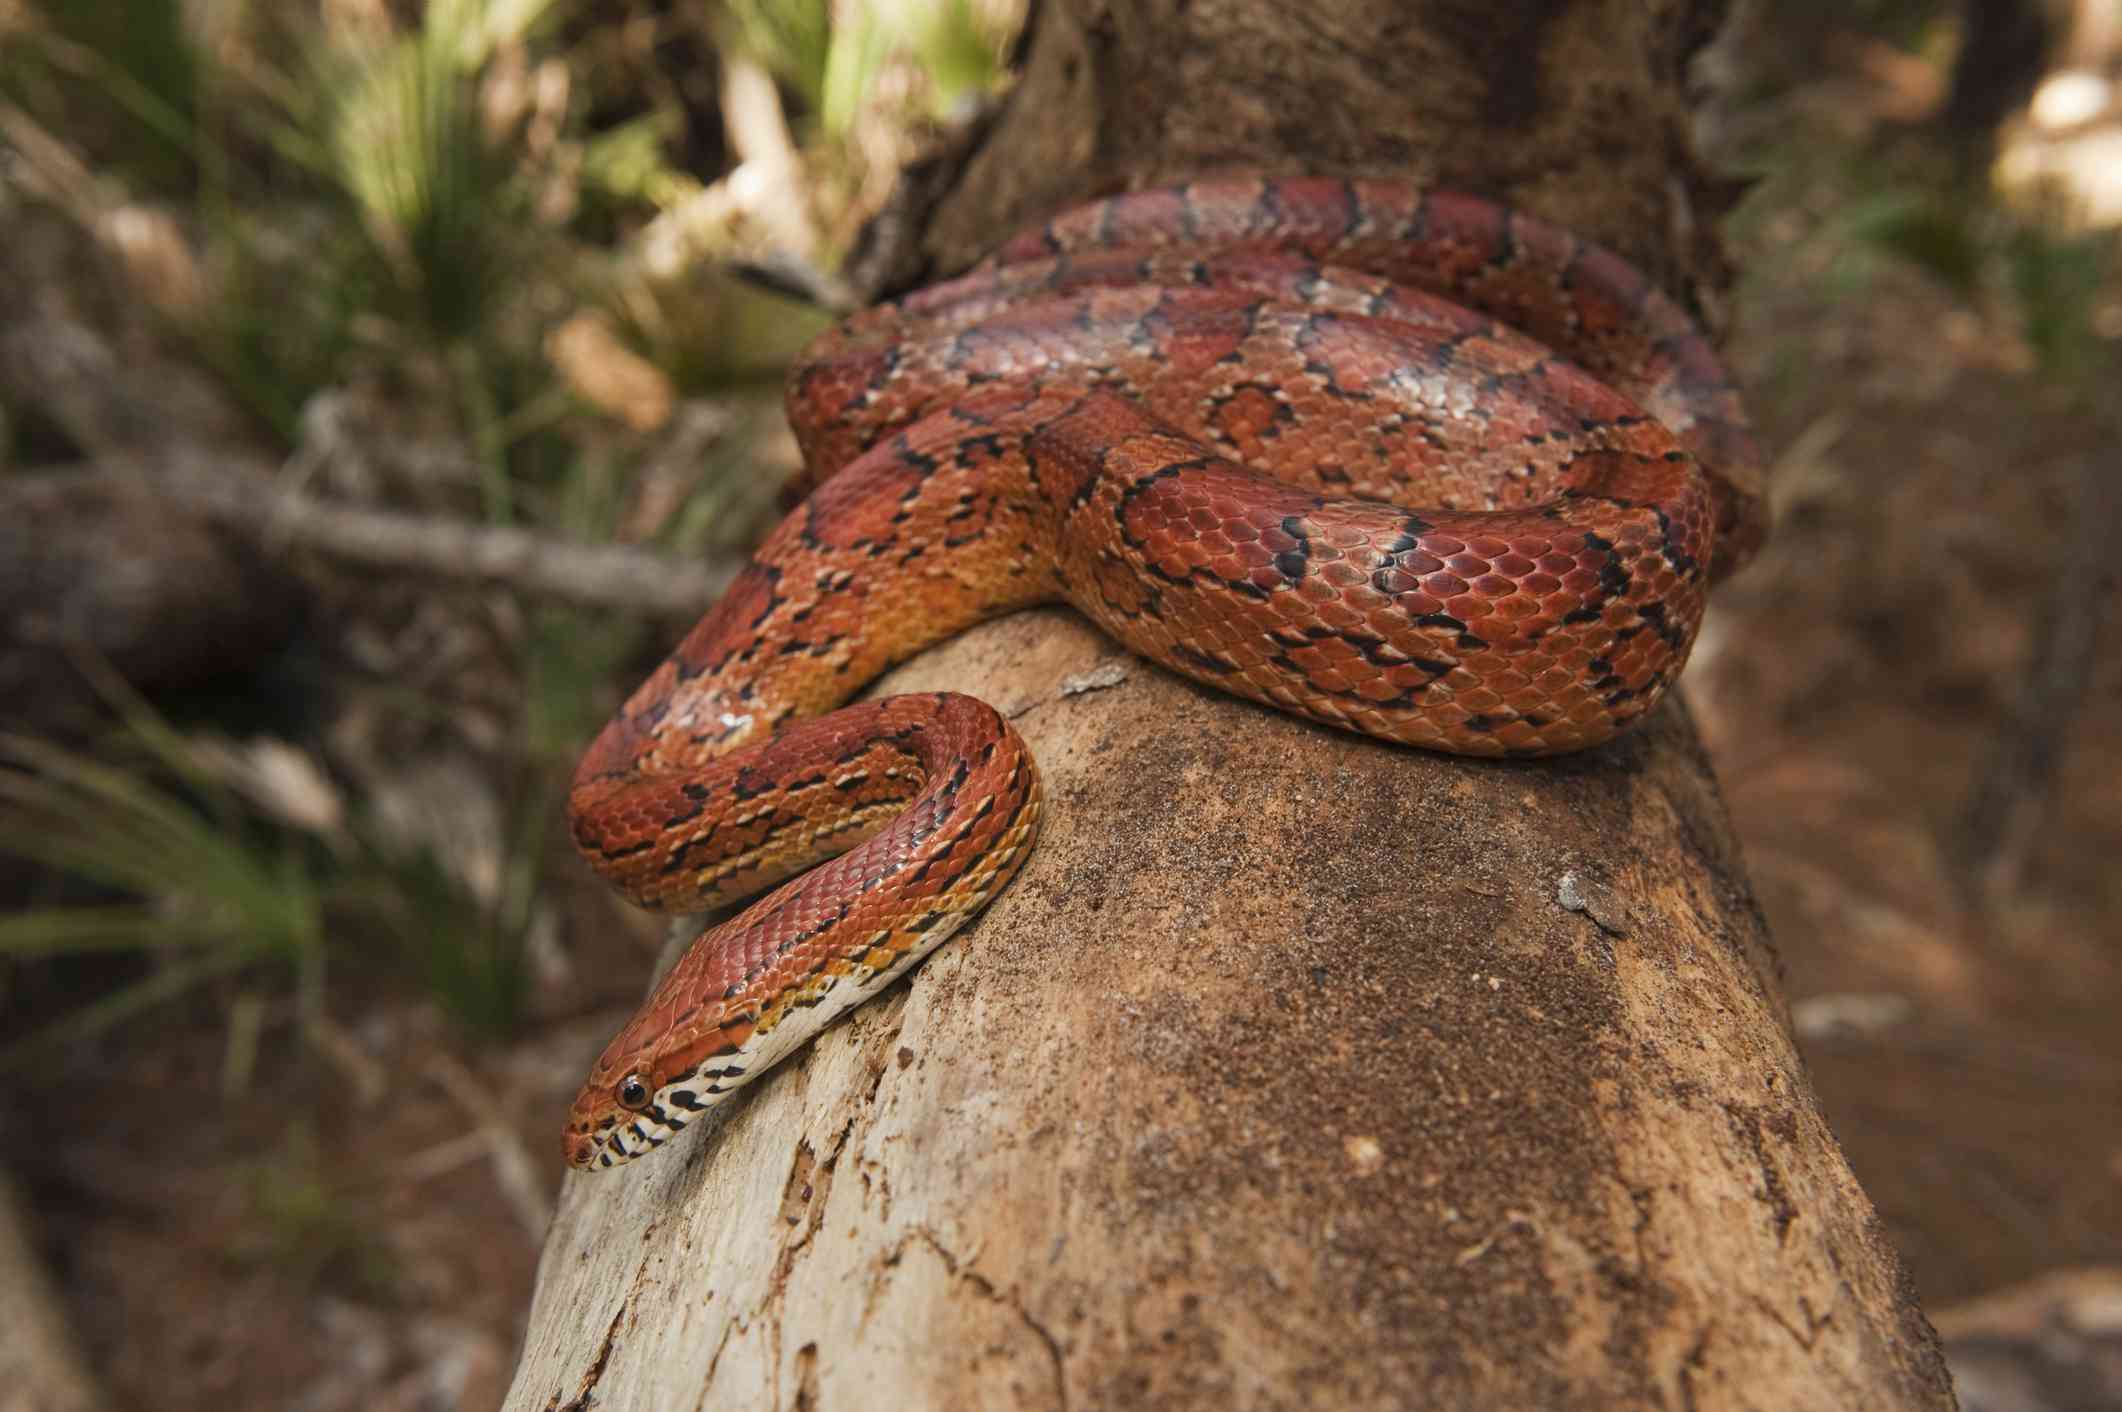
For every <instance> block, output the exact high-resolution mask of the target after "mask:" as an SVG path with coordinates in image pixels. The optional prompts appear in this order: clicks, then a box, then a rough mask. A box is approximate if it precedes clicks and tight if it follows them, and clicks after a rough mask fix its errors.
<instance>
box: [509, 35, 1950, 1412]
mask: <svg viewBox="0 0 2122 1412" xmlns="http://www.w3.org/2000/svg"><path fill="white" fill-rule="evenodd" d="M1704 9H1705V7H1702V6H1692V5H1685V4H1680V3H1664V4H1641V3H1635V2H1634V0H1613V3H1597V2H1596V0H1593V2H1591V3H1574V4H1570V3H1557V4H1549V5H1541V6H1503V7H1497V6H1491V5H1488V4H1486V3H1472V2H1471V0H1450V3H1431V4H1427V5H1409V4H1405V3H1403V2H1402V0H1363V2H1362V3H1347V4H1339V5H1332V6H1298V7H1288V6H1279V5H1267V4H1261V3H1257V0H1253V2H1252V3H1239V0H1223V3H1208V2H1207V0H1197V3H1192V4H1188V3H1185V2H1184V0H1140V3H1136V4H1132V5H1126V6H1120V5H1108V4H1098V3H1095V0H1049V3H1047V4H1045V5H1044V6H1042V7H1041V8H1040V9H1039V11H1038V14H1037V17H1036V19H1035V24H1036V26H1037V29H1036V32H1035V34H1034V36H1033V38H1032V41H1031V44H1030V46H1029V49H1028V59H1027V63H1028V69H1027V73H1026V77H1025V80H1024V84H1023V87H1022V89H1021V90H1020V92H1019V94H1018V97H1017V98H1016V100H1015V101H1014V103H1013V104H1012V106H1011V107H1010V108H1009V109H1008V110H1007V111H1006V112H1005V113H1004V114H1003V115H1002V117H1001V118H1000V120H999V121H998V122H997V123H996V124H995V126H994V127H993V129H992V130H991V132H990V133H989V134H988V136H987V138H986V140H985V142H984V143H983V144H982V145H980V146H979V147H978V148H977V149H976V150H975V151H974V152H973V153H972V155H971V157H970V160H969V162H968V163H967V164H966V165H965V166H964V167H963V169H962V171H961V173H960V176H961V179H960V180H959V181H957V182H956V183H955V184H950V183H939V184H937V189H938V190H941V191H942V192H943V193H944V194H943V196H942V197H941V200H940V204H939V205H937V206H936V207H935V209H934V210H933V211H932V212H930V213H929V215H928V218H927V219H926V220H925V221H924V222H923V223H922V229H924V230H925V231H926V232H927V235H926V236H925V238H924V244H923V245H922V246H921V247H920V248H921V251H922V253H921V254H920V255H919V256H918V257H917V258H916V259H915V260H913V261H912V262H911V263H912V264H926V265H930V266H933V267H935V268H948V267H950V266H953V265H956V264H960V263H962V262H963V260H964V259H965V258H966V257H968V256H970V255H971V254H973V253H975V252H976V251H977V250H978V249H980V248H983V247H985V246H986V245H987V244H989V243H991V241H992V240H993V239H994V238H995V237H996V236H997V235H999V234H1000V233H1002V232H1003V231H1004V230H1005V229H1006V228H1008V227H1010V226H1012V225H1013V224H1015V223H1016V222H1018V221H1020V220H1022V219H1024V218H1027V217H1030V216H1032V215H1034V214H1036V213H1038V212H1039V211H1041V210H1043V209H1044V208H1046V207H1047V206H1050V205H1053V204H1056V203H1059V202H1061V201H1063V200H1065V199H1068V198H1072V197H1077V196H1081V195H1084V194H1087V193H1090V192H1093V191H1097V190H1104V189H1109V188H1112V187H1115V186H1118V185H1123V184H1126V183H1129V182H1133V181H1142V180H1152V179H1160V178H1168V177H1179V176H1184V175H1187V174H1190V173H1194V172H1198V171H1203V170H1209V169H1214V168H1218V167H1235V166H1266V167H1272V168H1276V169H1284V170H1287V169H1292V168H1308V169H1313V170H1326V171H1345V172H1365V173H1377V174H1395V175H1402V176H1409V175H1412V176H1418V177H1422V176H1436V177H1440V178H1442V179H1445V180H1449V181H1451V182H1453V183H1455V184H1458V185H1462V186H1467V187H1471V188H1473V189H1476V190H1480V191H1484V192H1489V193H1492V194H1498V195H1502V196H1505V197H1509V198H1512V199H1514V200H1518V201H1520V202H1522V203H1523V204H1525V205H1526V206H1528V207H1529V208H1531V209H1534V210H1537V211H1539V212H1540V213H1541V214H1543V215H1547V216H1551V217H1556V218H1559V219H1562V220H1565V221H1568V222H1570V223H1571V224H1573V225H1575V226H1577V227H1578V228H1579V229H1582V230H1585V231H1587V232H1588V233H1590V234H1593V235H1595V236H1598V237H1600V238H1603V239H1606V240H1608V241H1609V242H1611V243H1614V244H1616V245H1618V246H1620V247H1621V248H1623V249H1625V250H1626V251H1628V252H1629V253H1630V254H1632V255H1634V256H1636V257H1638V258H1640V259H1643V260H1644V261H1645V263H1646V264H1647V265H1648V266H1649V267H1650V268H1653V269H1657V270H1660V271H1664V272H1666V273H1668V274H1669V275H1670V276H1671V282H1672V283H1673V284H1674V286H1675V287H1677V288H1681V289H1684V290H1688V291H1690V292H1694V291H1696V290H1697V288H1698V282H1706V283H1711V284H1713V283H1714V281H1715V279H1716V276H1717V270H1716V265H1715V259H1714V256H1713V254H1712V253H1711V247H1710V246H1709V245H1708V244H1707V243H1706V242H1704V243H1700V244H1698V243H1697V242H1696V239H1695V234H1694V233H1695V232H1697V231H1699V230H1700V229H1701V227H1700V226H1699V225H1698V224H1697V221H1698V220H1699V219H1702V218H1706V217H1708V216H1713V215H1714V214H1715V213H1714V212H1708V211H1703V210H1702V209H1701V208H1700V205H1699V200H1698V198H1699V197H1700V193H1702V192H1703V191H1704V190H1706V189H1707V184H1706V183H1704V182H1702V181H1700V180H1699V179H1698V177H1697V174H1696V173H1694V172H1693V171H1692V169H1691V168H1690V167H1689V166H1688V165H1687V163H1688V158H1687V156H1686V149H1685V143H1684V140H1683V117H1684V114H1683V111H1682V103H1681V98H1682V94H1681V84H1680V75H1681V70H1682V66H1683V63H1684V60H1685V58H1686V56H1687V54H1688V53H1689V52H1691V50H1692V48H1693V46H1694V44H1695V43H1696V42H1697V41H1698V40H1699V39H1700V38H1702V37H1703V34H1704V30H1705V28H1706V19H1705V15H1704ZM1114 677H1117V678H1118V680H1117V682H1116V683H1115V682H1111V681H1110V679H1111V678H1114ZM1091 683H1107V684H1106V685H1105V686H1104V687H1103V689H1098V690H1093V691H1081V690H1077V689H1074V688H1079V687H1081V686H1084V685H1087V684H1091ZM941 686H950V687H953V688H956V689H960V690H970V691H976V692H978V693H980V694H982V695H984V696H986V697H987V698H988V699H989V700H991V701H993V702H995V703H996V704H997V705H998V706H1000V707H1001V708H1002V709H1004V710H1005V711H1007V712H1009V713H1010V714H1011V715H1013V716H1014V717H1015V719H1016V722H1017V725H1018V727H1019V728H1020V729H1021V730H1022V731H1023V732H1024V734H1025V736H1026V738H1027V740H1028V741H1029V742H1030V744H1031V746H1032V748H1033V749H1034V750H1035V751H1036V752H1037V754H1038V757H1039V760H1040V762H1041V767H1042V769H1043V770H1044V772H1045V775H1046V779H1047V787H1048V791H1049V799H1050V801H1051V802H1050V808H1049V813H1048V823H1047V825H1046V829H1045V834H1044V837H1043V839H1042V841H1041V843H1040V846H1039V848H1038V850H1037V851H1036V853H1035V855H1034V857H1033V859H1032V861H1031V862H1030V863H1029V865H1028V866H1027V867H1026V870H1025V872H1024V874H1023V875H1022V876H1021V877H1020V878H1019V880H1018V881H1017V882H1016V884H1015V885H1014V886H1013V887H1012V888H1011V889H1010V890H1009V892H1008V893H1007V894H1006V895H1005V896H1004V897H1003V898H1002V899H1001V901H999V902H998V903H997V904H996V905H995V907H994V908H993V909H992V910H991V911H990V912H989V913H988V914H987V916H986V917H985V918H984V919H983V920H982V921H980V922H979V923H978V924H976V925H975V926H974V927H973V928H971V929H969V930H968V931H967V932H965V933H964V934H962V935H961V937H960V939H959V940H957V941H955V942H953V943H952V944H951V945H950V946H948V947H946V948H945V949H944V950H943V951H941V952H939V953H938V954H937V955H936V956H935V957H933V958H931V959H930V961H929V962H928V963H927V964H926V965H925V966H924V967H923V968H922V969H921V970H920V971H919V972H917V973H916V975H915V977H914V979H913V981H912V983H911V985H909V986H904V987H901V988H899V989H898V990H897V991H895V992H894V993H893V994H891V995H890V996H889V997H887V998H886V999H885V1000H883V1001H881V1002H879V1003H877V1004H874V1005H872V1006H870V1007H868V1008H866V1009H865V1010H863V1011H860V1012H858V1013H857V1014H856V1015H855V1016H854V1017H853V1018H852V1020H851V1021H850V1022H849V1023H847V1024H845V1025H843V1026H842V1027H840V1028H839V1029H838V1030H836V1031H834V1032H832V1033H829V1034H828V1035H826V1036H825V1037H824V1038H823V1039H822V1040H821V1041H820V1042H818V1043H817V1044H815V1045H813V1046H812V1047H811V1049H810V1050H808V1051H807V1052H806V1053H804V1054H803V1055H800V1056H798V1057H797V1058H796V1059H795V1060H793V1061H791V1062H790V1063H789V1064H788V1065H786V1066H785V1067H784V1069H783V1070H782V1071H780V1072H778V1073H776V1074H774V1075H773V1076H771V1077H769V1078H768V1079H766V1080H764V1081H762V1082H761V1083H760V1084H759V1085H758V1086H757V1087H756V1088H755V1089H754V1090H753V1091H752V1092H751V1093H750V1095H749V1096H748V1097H746V1098H744V1099H741V1100H739V1101H738V1102H737V1103H736V1104H734V1105H733V1106H732V1107H731V1109H729V1110H728V1111H727V1114H726V1117H725V1120H724V1121H722V1122H720V1123H716V1124H712V1125H696V1127H697V1128H701V1129H705V1130H704V1131H698V1130H696V1131H694V1132H689V1133H688V1134H687V1135H686V1136H685V1137H684V1139H683V1140H682V1141H681V1142H679V1143H677V1144H675V1145H674V1148H673V1149H672V1150H668V1151H666V1152H665V1153H663V1154H659V1155H658V1156H657V1157H655V1158H652V1159H650V1160H647V1161H645V1162H642V1163H639V1164H636V1165H634V1166H633V1167H630V1168H628V1169H625V1170H624V1171H622V1172H620V1173H617V1174H606V1175H601V1176H591V1177H572V1178H570V1179H569V1185H568V1187H567V1188H566V1190H565V1192H564V1195H563V1198H562V1203H561V1208H560V1213H559V1215H558V1217H557V1219H556V1221H555V1223H554V1227H553V1230H552V1233H551V1236H550V1238H549V1241H548V1245H547V1248H546V1252H545V1258H544V1264H543V1268H542V1270H541V1280H540V1286H539V1291H538V1294H537V1298H536V1303H535V1305H534V1307H533V1309H532V1313H531V1321H530V1327H529V1332H528V1336H527V1343H526V1349H525V1356H524V1359H523V1361H522V1364H521V1365H520V1367H519V1369H518V1372H517V1378H516V1383H515V1387H514V1389H513V1391H512V1393H511V1395H510V1399H509V1402H508V1404H507V1405H508V1406H509V1407H511V1408H523V1409H529V1408H561V1407H568V1408H582V1407H588V1406H593V1405H594V1406H600V1407H613V1408H620V1407H625V1408H650V1407H695V1406H697V1407H704V1408H753V1407H777V1408H783V1407H786V1408H823V1409H839V1408H868V1407H895V1408H896V1407H907V1408H932V1407H933V1408H943V1407H979V1408H1016V1407H1024V1408H1060V1407H1071V1408H1085V1407H1129V1408H1182V1407H1183V1408H1194V1407H1200V1408H1218V1409H1221V1408H1283V1407H1291V1408H1294V1407H1305V1406H1316V1407H1336V1408H1361V1407H1380V1408H1384V1407H1407V1406H1424V1407H1440V1408H1441V1407H1484V1408H1485V1407H1600V1408H1604V1407H1638V1406H1641V1407H1665V1408H1676V1409H1677V1408H1697V1409H1708V1408H1752V1407H1761V1408H1777V1409H1800V1408H1823V1409H1825V1408H1838V1409H1839V1408H1848V1407H1865V1408H1915V1407H1923V1408H1937V1407H1950V1406H1951V1405H1952V1394H1951V1391H1950V1388H1949V1385H1948V1382H1947V1378H1946V1374H1945V1371H1944V1367H1943V1364H1942V1362H1941V1361H1940V1359H1939V1356H1938V1352H1937V1344H1936V1340H1935V1337H1934V1335H1933V1334H1932V1332H1931V1330H1930V1328H1929V1327H1928V1325H1927V1324H1925V1322H1924V1320H1923V1317H1922V1315H1921V1314H1920V1313H1919V1312H1918V1311H1917V1309H1916V1306H1915V1302H1914V1299H1913V1296H1912V1294H1911V1292H1910V1290H1909V1288H1908V1285H1907V1282H1906V1280H1905V1279H1904V1278H1903V1276H1902V1274H1901V1270H1900V1266H1899V1263H1898V1261H1897V1260H1896V1258H1895V1256H1894V1254H1893V1252H1892V1251H1891V1249H1890V1248H1888V1246H1887V1245H1886V1243H1885V1241H1884V1239H1883V1237H1882V1235H1881V1233H1880V1229H1879V1226H1878V1222H1877V1220H1876V1218H1875V1216H1874V1215H1873V1213H1872V1210H1871V1208H1870V1206H1869V1204H1868V1203H1867V1202H1866V1200H1865V1198H1864V1196H1863V1193H1862V1192H1861V1191H1860V1190H1859V1189H1858V1187H1857V1185H1856V1183H1855V1181H1854V1179H1853V1178H1852V1176H1851V1175H1850V1172H1849V1170H1848V1168H1847V1166H1846V1165H1845V1164H1844V1162H1843V1160H1842V1156H1841V1154H1840V1152H1839V1150H1838V1149H1837V1147H1836V1145H1835V1143H1834V1140H1833V1138H1832V1136H1831V1135H1830V1134H1829V1133H1828V1131H1827V1129H1826V1127H1825V1125H1824V1123H1823V1121H1822V1119H1821V1116H1820V1113H1819V1110H1818V1107H1817V1105H1816V1104H1815V1102H1814V1100H1813V1096H1812V1093H1811V1089H1810V1087H1809V1085H1808V1083H1807V1080H1806V1077H1805V1074H1804V1071H1803V1069H1802V1068H1801V1066H1800V1064H1799V1061H1798V1059H1797V1056H1796V1053H1795V1051H1794V1050H1793V1048H1792V1045H1791V1041H1790V1036H1789V1032H1788V1027H1787V1021H1786V1017H1785V1015H1784V1012H1783V1006H1782V1001H1781V999H1780V997H1779V995H1778V993H1777V989H1776V984H1775V978H1774V972H1775V962H1774V959H1773V956H1772V954H1771V953H1770V951H1769V949H1768V938H1767V936H1766V934H1765V931H1764V929H1763V926H1762V923H1761V920H1760V917H1759V914H1758V913H1757V911H1756V910H1755V909H1754V907H1753V905H1752V902H1751V900H1750V897H1749V894H1748V892H1747V889H1746V885H1745V882H1744V879H1743V873H1742V870H1741V867H1740V863H1739V860H1738V857H1737V855H1736V852H1735V847H1734V843H1733V840H1732V836H1731V833H1730V830H1729V827H1728V824H1727V822H1726V819H1725V814H1724V809H1723V805H1722V803H1721V801H1720V799H1719V797H1718V795H1717V791H1716V786H1715V783H1714V781H1713V779H1712V778H1711V776H1710V775H1709V773H1708V770H1707V768H1706V765H1705V763H1704V760H1703V758H1702V755H1701V752H1700V750H1699V748H1698V746H1697V744H1696V742H1695V738H1694V732H1693V729H1692V727H1691V725H1690V724H1689V722H1688V721H1687V719H1686V718H1685V716H1684V713H1682V712H1680V711H1679V710H1678V709H1677V708H1667V709H1666V710H1664V711H1662V712H1660V713H1658V714H1657V715H1656V716H1655V717H1654V718H1653V719H1652V721H1651V722H1650V723H1649V724H1648V726H1647V727H1646V728H1645V729H1643V730H1642V731H1640V732H1638V733H1637V734H1636V735H1635V736H1633V737H1631V738H1630V739H1628V740H1626V741H1623V742H1620V743H1618V744H1616V745H1614V746H1611V747H1608V748H1606V749H1603V750H1600V751H1597V752H1594V753H1591V754H1588V755H1584V756H1580V757H1576V758H1572V759H1566V760H1558V761H1546V762H1538V763H1529V764H1517V765H1492V764H1474V763H1469V762H1465V761H1457V760H1449V759H1444V758H1440V757H1435V756H1429V755H1424V754H1421V753H1418V752H1414V751H1407V750H1399V749H1395V748H1392V747H1389V746H1384V745H1378V744H1375V743H1372V742H1368V741H1363V740H1358V739H1355V738H1352V737H1348V736H1344V735H1338V734H1335V733H1332V732H1329V731H1325V730H1322V729H1319V728H1316V727H1312V726H1308V725H1305V724H1303V723H1300V722H1297V721H1293V720H1289V719H1284V718H1281V717H1278V716H1276V715H1274V714H1272V713H1269V712H1266V711H1262V710H1260V709H1258V708H1255V707H1252V706H1250V705H1246V704H1244V703H1240V702H1236V701H1232V700H1226V699H1224V698H1221V697H1218V696H1215V695H1213V694H1210V693H1208V692H1205V691H1203V690H1200V689H1198V688H1195V687H1193V686H1191V685H1189V684H1187V683H1184V682H1182V681H1179V680H1177V679H1175V678H1173V677H1170V676H1168V675H1166V674H1164V673H1162V672H1160V671H1158V670H1157V669H1155V668H1152V667H1149V666H1145V665H1143V664H1141V663H1139V662H1135V661H1133V660H1132V659H1130V658H1127V657H1125V656H1124V655H1122V654H1120V653H1119V652H1118V650H1117V649H1115V648H1114V647H1113V646H1112V645H1111V644H1109V643H1107V642H1106V641H1105V640H1104V639H1102V638H1101V637H1099V636H1098V635H1097V634H1096V633H1095V632H1093V631H1092V630H1090V629H1089V628H1087V627H1085V626H1083V625H1082V624H1081V623H1080V622H1079V621H1077V620H1076V619H1074V618H1073V617H1071V616H1069V615H1067V614H1064V613H1060V612H1042V613H1037V614H1030V615H1024V616H1020V617H1018V618H1015V619H1012V620H1009V621H1006V622H1003V623H999V624H996V625H993V626H991V627H989V628H986V629H983V630H982V631H980V632H977V633H974V634H971V635H968V636H967V637H966V638H964V639H961V640H960V641H958V642H956V643H953V644H951V645H949V646H948V647H946V648H945V649H942V650H940V651H937V652H934V653H931V654H929V655H927V656H926V657H924V658H922V659H921V660H920V661H918V662H915V663H913V664H910V666H908V667H907V668H905V669H902V670H901V671H900V672H898V673H897V674H895V676H894V677H893V678H891V679H890V680H888V681H887V682H886V683H884V689H887V690H911V689H933V688H936V687H941ZM586 1059H587V1056H585V1061H586Z"/></svg>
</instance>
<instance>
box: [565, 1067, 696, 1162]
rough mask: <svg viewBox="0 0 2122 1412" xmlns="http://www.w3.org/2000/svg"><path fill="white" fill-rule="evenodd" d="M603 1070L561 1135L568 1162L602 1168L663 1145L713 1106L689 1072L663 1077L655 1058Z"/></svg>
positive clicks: (584, 1092)
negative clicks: (667, 1077)
mask: <svg viewBox="0 0 2122 1412" xmlns="http://www.w3.org/2000/svg"><path fill="white" fill-rule="evenodd" d="M605 1068H606V1066H604V1065H602V1064H600V1065H598V1072H596V1073H592V1074H591V1075H590V1079H589V1082H588V1083H586V1084H584V1085H583V1086H582V1092H581V1093H579V1094H577V1095H576V1097H575V1105H574V1108H573V1109H572V1110H571V1111H570V1112H569V1114H568V1120H567V1131H566V1133H565V1135H564V1136H563V1137H562V1139H561V1145H562V1150H563V1152H564V1154H565V1155H566V1158H567V1165H568V1166H570V1167H579V1168H582V1169H583V1170H585V1171H602V1170H603V1169H605V1168H607V1167H617V1166H619V1165H620V1164H622V1163H625V1162H630V1161H632V1160H633V1159H634V1158H636V1157H639V1156H640V1155H641V1154H642V1153H644V1152H651V1151H654V1150H655V1149H656V1148H658V1147H661V1146H662V1145H663V1144H664V1142H665V1141H667V1140H668V1139H669V1138H670V1137H671V1136H672V1135H673V1134H674V1133H677V1132H678V1131H680V1130H681V1129H683V1128H684V1127H685V1125H686V1124H687V1123H689V1122H691V1121H692V1119H693V1115H694V1114H696V1113H698V1112H700V1111H701V1110H702V1109H704V1108H706V1107H707V1104H706V1103H705V1102H704V1101H703V1100H702V1097H701V1096H700V1095H699V1093H698V1088H699V1085H698V1084H697V1082H695V1081H694V1076H693V1074H692V1073H691V1072H690V1071H688V1072H686V1073H685V1074H683V1075H682V1076H680V1077H678V1078H675V1079H672V1080H669V1081H663V1080H660V1079H659V1078H658V1077H657V1075H656V1071H655V1067H654V1065H653V1064H652V1062H649V1061H647V1060H643V1061H642V1062H640V1063H639V1064H635V1065H626V1066H624V1067H623V1068H622V1069H619V1070H615V1071H612V1072H606V1071H605Z"/></svg>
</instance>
